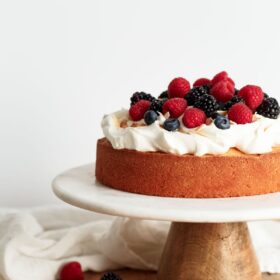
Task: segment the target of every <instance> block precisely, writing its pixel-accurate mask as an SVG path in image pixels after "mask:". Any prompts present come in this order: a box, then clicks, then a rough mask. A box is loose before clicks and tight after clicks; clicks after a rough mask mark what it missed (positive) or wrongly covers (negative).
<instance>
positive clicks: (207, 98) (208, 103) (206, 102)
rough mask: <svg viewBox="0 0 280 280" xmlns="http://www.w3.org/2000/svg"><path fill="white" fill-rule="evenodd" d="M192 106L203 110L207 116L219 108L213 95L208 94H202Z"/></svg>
mask: <svg viewBox="0 0 280 280" xmlns="http://www.w3.org/2000/svg"><path fill="white" fill-rule="evenodd" d="M194 107H196V108H199V109H200V110H202V111H204V113H205V114H206V116H207V117H210V116H211V115H212V114H213V113H214V112H216V111H217V110H218V109H219V104H218V103H217V100H216V99H215V97H214V96H212V95H209V94H204V95H203V96H202V97H200V99H199V100H198V101H197V102H196V103H195V104H194Z"/></svg>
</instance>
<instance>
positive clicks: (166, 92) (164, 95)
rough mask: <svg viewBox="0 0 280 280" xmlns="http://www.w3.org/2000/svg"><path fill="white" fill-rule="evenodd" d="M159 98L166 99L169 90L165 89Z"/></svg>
mask: <svg viewBox="0 0 280 280" xmlns="http://www.w3.org/2000/svg"><path fill="white" fill-rule="evenodd" d="M158 98H159V99H165V98H168V91H167V90H165V91H163V92H162V93H161V94H160V95H159V96H158Z"/></svg>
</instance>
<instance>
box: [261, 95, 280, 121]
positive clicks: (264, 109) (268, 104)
mask: <svg viewBox="0 0 280 280" xmlns="http://www.w3.org/2000/svg"><path fill="white" fill-rule="evenodd" d="M257 113H258V114H260V115H262V116H264V117H266V118H270V119H277V117H278V116H279V114H280V107H279V104H278V102H277V100H276V99H275V98H273V97H268V98H266V99H264V101H263V102H262V104H261V105H260V106H259V107H258V108H257Z"/></svg>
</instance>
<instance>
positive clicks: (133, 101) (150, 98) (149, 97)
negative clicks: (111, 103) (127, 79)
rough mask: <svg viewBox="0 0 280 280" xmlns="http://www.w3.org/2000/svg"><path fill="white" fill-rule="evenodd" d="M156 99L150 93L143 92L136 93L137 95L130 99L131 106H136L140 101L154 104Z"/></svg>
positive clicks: (134, 94)
mask: <svg viewBox="0 0 280 280" xmlns="http://www.w3.org/2000/svg"><path fill="white" fill-rule="evenodd" d="M154 99H155V98H154V97H153V96H152V95H151V94H149V93H145V92H143V91H141V92H135V93H133V95H132V96H131V98H130V105H134V104H136V103H137V102H138V101H140V100H148V101H150V102H152V101H153V100H154Z"/></svg>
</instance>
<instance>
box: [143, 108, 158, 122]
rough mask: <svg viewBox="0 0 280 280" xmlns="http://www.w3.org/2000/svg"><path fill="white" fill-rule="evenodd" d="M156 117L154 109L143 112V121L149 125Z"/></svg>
mask: <svg viewBox="0 0 280 280" xmlns="http://www.w3.org/2000/svg"><path fill="white" fill-rule="evenodd" d="M157 118H158V115H157V113H156V112H155V111H153V110H148V111H147V112H146V113H145V114H144V120H145V123H146V124H147V125H150V124H152V123H154V122H155V121H156V120H157Z"/></svg>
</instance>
